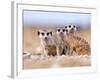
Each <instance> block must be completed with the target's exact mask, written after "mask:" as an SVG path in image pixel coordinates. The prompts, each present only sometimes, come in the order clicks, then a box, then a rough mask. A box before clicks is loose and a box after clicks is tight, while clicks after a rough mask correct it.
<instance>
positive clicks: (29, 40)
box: [23, 28, 91, 69]
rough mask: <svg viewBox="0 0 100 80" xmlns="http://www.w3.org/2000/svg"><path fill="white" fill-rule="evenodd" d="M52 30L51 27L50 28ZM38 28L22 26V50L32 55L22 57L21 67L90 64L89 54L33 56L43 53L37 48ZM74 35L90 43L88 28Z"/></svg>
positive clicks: (38, 42) (38, 41) (34, 67)
mask: <svg viewBox="0 0 100 80" xmlns="http://www.w3.org/2000/svg"><path fill="white" fill-rule="evenodd" d="M51 30H52V29H51ZM37 31H38V29H34V28H24V30H23V33H24V35H23V36H24V37H23V40H24V41H23V52H25V53H29V54H31V55H33V56H32V57H28V58H23V69H36V68H55V67H76V66H90V65H91V64H90V63H91V59H90V56H67V55H66V56H60V57H59V58H57V57H43V56H42V57H41V56H40V55H38V56H36V55H35V57H34V54H39V53H43V50H40V49H39V46H40V40H39V38H38V36H37ZM76 35H78V36H80V37H82V38H84V39H85V40H87V41H88V43H89V44H90V43H91V37H90V36H91V33H90V29H84V30H82V31H79V32H78V33H76Z"/></svg>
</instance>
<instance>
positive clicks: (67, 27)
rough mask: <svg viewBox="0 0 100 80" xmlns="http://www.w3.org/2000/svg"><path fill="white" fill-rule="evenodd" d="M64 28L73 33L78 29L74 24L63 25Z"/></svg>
mask: <svg viewBox="0 0 100 80" xmlns="http://www.w3.org/2000/svg"><path fill="white" fill-rule="evenodd" d="M65 29H67V30H68V33H74V32H76V31H77V30H78V27H77V26H76V25H73V24H70V25H68V26H65Z"/></svg>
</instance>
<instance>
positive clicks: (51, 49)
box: [38, 29, 68, 56]
mask: <svg viewBox="0 0 100 80" xmlns="http://www.w3.org/2000/svg"><path fill="white" fill-rule="evenodd" d="M60 33H61V32H59V29H57V30H56V33H55V34H54V33H53V32H49V31H46V30H43V31H38V36H39V38H40V41H41V45H42V48H43V50H44V55H46V56H47V55H49V56H50V55H51V56H56V55H57V56H60V55H65V54H66V52H67V50H66V49H67V48H68V46H65V44H64V42H63V40H62V38H61V35H60Z"/></svg>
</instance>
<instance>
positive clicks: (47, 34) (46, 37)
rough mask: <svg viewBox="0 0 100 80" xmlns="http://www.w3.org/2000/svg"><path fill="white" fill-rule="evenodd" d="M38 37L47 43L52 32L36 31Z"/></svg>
mask: <svg viewBox="0 0 100 80" xmlns="http://www.w3.org/2000/svg"><path fill="white" fill-rule="evenodd" d="M38 36H39V38H40V39H43V40H45V41H47V40H49V39H50V37H51V36H52V32H50V31H46V30H41V31H38Z"/></svg>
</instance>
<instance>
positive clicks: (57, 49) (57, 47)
mask: <svg viewBox="0 0 100 80" xmlns="http://www.w3.org/2000/svg"><path fill="white" fill-rule="evenodd" d="M56 52H57V57H59V55H60V49H59V46H56Z"/></svg>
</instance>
